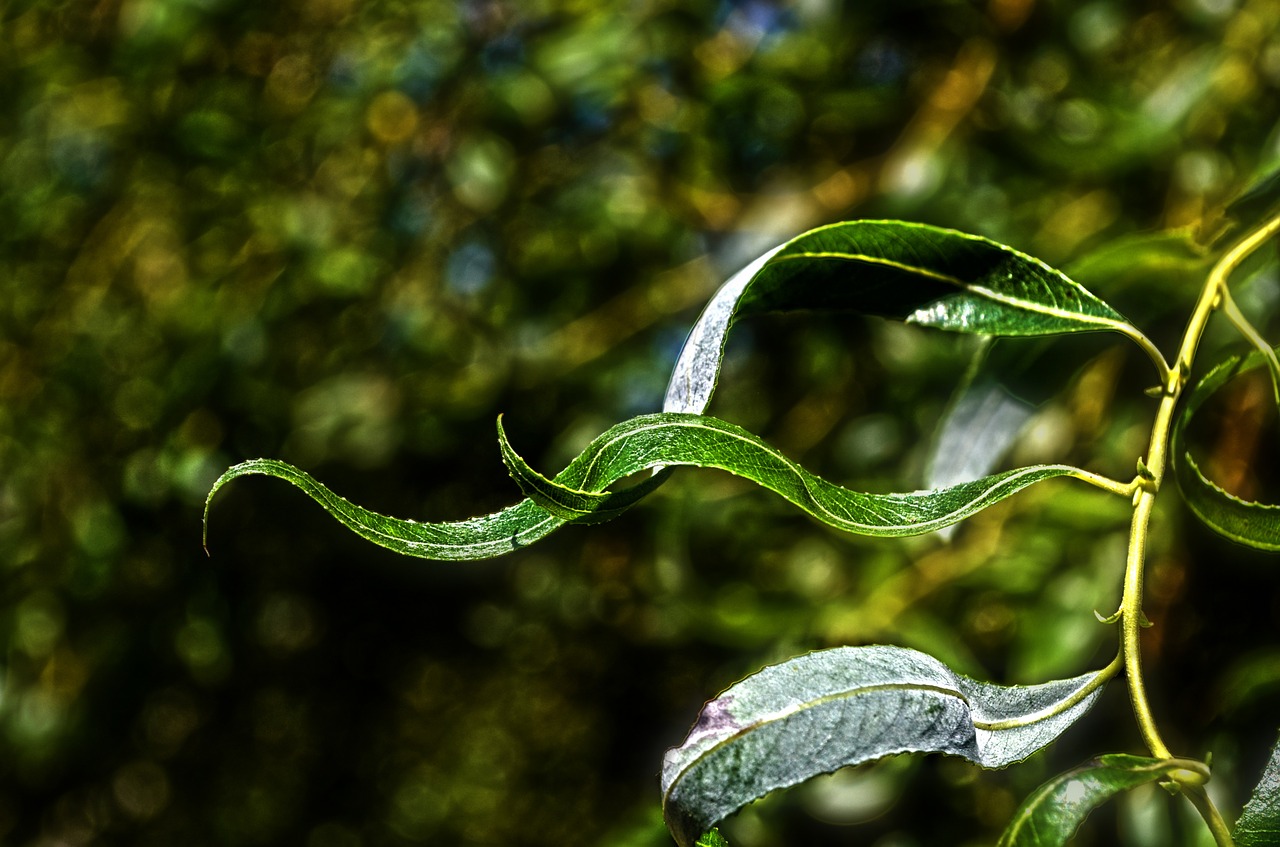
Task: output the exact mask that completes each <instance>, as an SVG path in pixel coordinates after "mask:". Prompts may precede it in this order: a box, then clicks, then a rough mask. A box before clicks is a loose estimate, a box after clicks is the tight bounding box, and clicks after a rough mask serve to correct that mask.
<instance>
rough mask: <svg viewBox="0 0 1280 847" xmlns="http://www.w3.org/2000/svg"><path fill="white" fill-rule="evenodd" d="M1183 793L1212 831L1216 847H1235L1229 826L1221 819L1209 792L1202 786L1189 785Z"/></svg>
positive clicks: (1220, 814)
mask: <svg viewBox="0 0 1280 847" xmlns="http://www.w3.org/2000/svg"><path fill="white" fill-rule="evenodd" d="M1183 793H1184V794H1186V795H1187V799H1188V800H1190V801H1191V805H1193V806H1195V807H1196V811H1197V812H1199V813H1200V817H1202V818H1204V822H1205V823H1206V824H1208V825H1209V831H1210V832H1211V833H1213V840H1214V843H1215V844H1217V845H1218V847H1235V840H1234V839H1232V837H1231V828H1230V827H1228V826H1227V822H1226V821H1225V820H1223V818H1222V813H1221V812H1219V811H1218V807H1217V806H1215V805H1214V804H1213V800H1212V799H1211V798H1210V797H1209V792H1207V791H1205V789H1204V786H1203V785H1196V786H1190V787H1187V788H1185V789H1184V790H1183Z"/></svg>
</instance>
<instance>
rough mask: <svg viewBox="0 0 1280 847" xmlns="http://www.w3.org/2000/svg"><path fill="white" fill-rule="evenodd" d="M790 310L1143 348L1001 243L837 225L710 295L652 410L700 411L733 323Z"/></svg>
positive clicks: (1050, 272)
mask: <svg viewBox="0 0 1280 847" xmlns="http://www.w3.org/2000/svg"><path fill="white" fill-rule="evenodd" d="M797 309H844V310H852V311H855V312H860V313H862V314H867V315H878V316H881V317H887V318H894V319H897V320H903V321H908V322H911V323H918V324H921V325H924V326H932V327H937V328H939V329H947V330H952V331H954V332H967V333H978V334H983V335H1008V336H1029V335H1055V334H1059V333H1066V332H1088V331H1096V330H1113V331H1117V332H1121V333H1123V334H1125V335H1127V336H1129V337H1130V338H1133V339H1134V340H1136V341H1138V342H1139V344H1143V345H1144V348H1145V349H1147V350H1148V351H1149V352H1150V351H1151V350H1152V349H1153V348H1151V346H1150V342H1149V341H1147V340H1146V338H1145V337H1144V336H1143V335H1142V333H1140V332H1139V331H1138V330H1137V329H1136V328H1134V327H1133V325H1132V324H1130V323H1129V322H1128V321H1127V320H1125V318H1124V317H1123V316H1122V315H1120V314H1119V313H1118V312H1116V311H1115V310H1114V309H1112V308H1111V307H1110V306H1108V305H1107V304H1106V303H1104V302H1102V301H1101V300H1099V299H1098V298H1097V297H1095V296H1094V295H1093V294H1091V293H1089V292H1088V291H1087V290H1086V289H1085V288H1083V287H1082V286H1080V285H1078V284H1077V283H1075V282H1073V281H1072V280H1070V279H1069V278H1067V277H1066V276H1065V275H1063V274H1062V273H1061V272H1060V271H1057V270H1054V269H1053V268H1051V267H1049V266H1048V265H1046V264H1044V263H1043V262H1041V261H1040V260H1038V259H1034V258H1032V257H1031V256H1027V255H1025V254H1023V253H1020V252H1018V251H1017V250H1014V249H1013V248H1011V247H1006V246H1005V245H1003V244H999V243H997V242H995V241H991V240H989V239H986V238H981V237H979V236H976V235H966V234H964V233H961V232H956V231H955V230H950V229H941V228H939V227H934V226H927V225H925V224H914V223H904V222H902V221H848V222H845V223H839V224H833V225H831V226H826V227H821V228H819V229H815V230H811V231H809V232H806V233H804V234H803V235H800V236H798V237H797V238H795V239H793V240H791V241H789V242H787V243H786V244H784V245H782V246H781V247H778V248H776V249H774V250H773V251H771V252H769V253H766V254H765V255H764V256H761V257H760V258H759V259H757V260H756V261H755V262H753V263H752V264H751V265H749V266H747V267H746V268H744V269H743V270H742V271H741V272H739V273H738V274H736V275H734V276H733V277H732V278H730V280H729V281H728V282H726V283H725V284H724V285H723V286H722V287H721V289H720V290H719V291H718V292H716V295H715V296H714V297H713V298H712V299H711V301H710V303H708V304H707V307H706V309H704V310H703V313H702V315H701V316H700V317H699V318H698V322H697V323H696V324H695V325H694V327H693V329H692V330H691V331H690V333H689V337H688V339H687V340H686V341H685V346H684V348H683V349H682V350H681V352H680V356H679V358H678V360H677V362H676V367H675V370H674V371H673V372H672V374H671V380H670V382H669V383H668V384H667V394H666V401H665V403H664V405H663V410H664V411H668V412H701V411H703V410H704V409H706V407H707V404H708V403H709V402H710V400H711V395H712V394H713V393H714V391H715V384H716V381H717V379H718V378H719V373H720V362H721V359H722V358H723V354H724V344H725V340H726V338H727V337H728V333H729V328H730V327H731V326H732V324H733V322H734V321H736V320H737V319H738V318H741V317H746V316H748V315H753V314H759V313H761V312H772V311H791V310H797Z"/></svg>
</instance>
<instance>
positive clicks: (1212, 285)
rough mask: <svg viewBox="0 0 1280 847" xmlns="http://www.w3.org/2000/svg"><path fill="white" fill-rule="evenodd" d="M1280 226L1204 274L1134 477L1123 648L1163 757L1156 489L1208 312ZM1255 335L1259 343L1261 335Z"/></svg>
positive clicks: (1214, 828)
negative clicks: (1156, 631)
mask: <svg viewBox="0 0 1280 847" xmlns="http://www.w3.org/2000/svg"><path fill="white" fill-rule="evenodd" d="M1277 232H1280V216H1276V217H1274V218H1272V219H1271V220H1269V221H1267V222H1266V223H1264V224H1263V225H1262V226H1260V227H1258V228H1257V229H1255V230H1253V231H1251V232H1250V233H1248V234H1247V235H1245V237H1244V238H1242V239H1240V241H1239V242H1237V243H1236V244H1235V245H1234V246H1233V247H1232V248H1231V249H1230V250H1228V251H1227V253H1226V254H1225V255H1224V256H1223V257H1222V258H1221V259H1220V260H1218V263H1217V264H1215V265H1214V267H1213V270H1212V271H1210V273H1209V277H1208V279H1206V280H1205V286H1204V290H1202V291H1201V292H1200V297H1199V299H1198V300H1197V301H1196V305H1195V309H1194V311H1192V313H1191V319H1190V320H1189V321H1188V322H1187V329H1186V332H1185V333H1183V336H1182V344H1181V345H1180V346H1179V348H1178V356H1177V358H1176V359H1174V361H1173V367H1172V368H1171V369H1170V370H1169V371H1168V374H1167V378H1166V379H1165V381H1164V382H1165V384H1164V386H1163V389H1164V390H1163V392H1162V394H1161V397H1160V405H1159V407H1158V408H1157V409H1156V417H1155V421H1154V423H1153V424H1152V427H1151V441H1150V443H1149V445H1148V448H1147V456H1146V460H1145V462H1140V463H1139V466H1138V471H1139V472H1138V477H1137V478H1136V479H1135V480H1134V485H1135V487H1136V492H1137V493H1136V494H1134V499H1133V521H1132V524H1131V525H1130V534H1129V553H1128V557H1127V560H1126V562H1125V576H1124V595H1123V597H1122V598H1121V601H1120V633H1121V634H1120V654H1121V656H1122V657H1123V660H1124V668H1125V676H1126V678H1127V681H1128V684H1129V701H1130V703H1131V704H1132V706H1133V714H1134V718H1135V719H1136V720H1137V723H1138V728H1139V731H1140V732H1141V733H1142V738H1143V741H1144V742H1145V743H1146V745H1147V748H1148V749H1149V750H1150V751H1151V755H1153V756H1155V757H1156V758H1159V759H1170V758H1173V754H1172V753H1170V752H1169V748H1168V746H1166V745H1165V743H1164V739H1163V738H1161V737H1160V730H1159V729H1158V728H1157V727H1156V721H1155V717H1154V716H1153V715H1152V713H1151V704H1150V703H1149V702H1148V700H1147V690H1146V682H1145V680H1144V677H1143V675H1142V644H1141V634H1142V627H1143V626H1144V625H1145V624H1146V615H1145V614H1144V613H1143V610H1142V598H1143V578H1144V572H1145V566H1146V548H1147V531H1148V529H1149V528H1150V525H1151V511H1152V509H1153V508H1154V507H1155V499H1156V494H1157V493H1158V492H1159V491H1160V483H1161V482H1162V481H1163V480H1164V471H1165V464H1166V461H1167V459H1168V452H1169V433H1170V430H1171V426H1172V423H1173V412H1174V409H1175V408H1176V407H1177V405H1178V398H1179V397H1180V396H1181V395H1182V390H1183V388H1184V386H1185V385H1186V381H1187V377H1188V375H1189V374H1190V373H1191V363H1192V361H1193V360H1194V359H1195V354H1196V349H1197V348H1198V347H1199V346H1200V338H1201V337H1202V336H1203V335H1204V330H1205V326H1206V325H1207V324H1208V322H1209V316H1210V315H1211V314H1212V313H1213V311H1214V310H1215V309H1217V308H1219V307H1220V306H1221V305H1222V304H1223V303H1224V302H1229V297H1230V294H1229V293H1228V291H1227V277H1228V276H1230V275H1231V272H1232V271H1233V270H1235V269H1236V268H1237V267H1239V265H1240V263H1241V262H1243V261H1244V259H1245V258H1246V257H1247V256H1248V255H1249V254H1250V253H1252V252H1253V251H1254V250H1256V249H1258V247H1260V246H1261V245H1262V244H1264V243H1266V241H1267V240H1268V239H1270V238H1272V237H1273V236H1274V235H1276V233H1277ZM1241 320H1242V317H1241V318H1238V319H1237V320H1236V322H1237V323H1240V321H1241ZM1246 323H1247V322H1246ZM1251 340H1253V341H1254V343H1255V346H1256V344H1257V340H1255V339H1251ZM1268 349H1269V348H1268ZM1273 371H1274V369H1273ZM1183 791H1184V793H1186V795H1187V797H1188V799H1190V800H1191V802H1192V803H1193V804H1194V805H1195V807H1196V810H1197V811H1199V813H1200V816H1201V817H1202V818H1204V820H1205V823H1206V824H1207V825H1208V827H1209V830H1210V832H1211V833H1212V834H1213V838H1214V841H1215V842H1217V844H1218V847H1232V843H1233V842H1232V839H1231V832H1230V830H1229V828H1228V827H1227V825H1226V822H1225V821H1224V820H1223V819H1222V815H1221V814H1220V813H1219V812H1218V809H1217V807H1215V806H1214V804H1213V801H1212V800H1210V799H1209V795H1208V794H1207V793H1206V792H1205V790H1204V787H1203V786H1200V785H1196V786H1184V787H1183Z"/></svg>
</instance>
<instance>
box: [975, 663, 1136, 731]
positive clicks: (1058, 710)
mask: <svg viewBox="0 0 1280 847" xmlns="http://www.w3.org/2000/svg"><path fill="white" fill-rule="evenodd" d="M1122 665H1123V662H1122V661H1121V657H1120V654H1118V653H1117V654H1116V657H1115V658H1114V659H1112V660H1111V663H1110V664H1109V665H1107V666H1106V667H1105V668H1103V669H1102V670H1100V671H1098V675H1097V676H1095V677H1094V678H1093V679H1091V680H1089V682H1088V683H1087V684H1086V685H1083V686H1081V688H1080V690H1079V691H1077V692H1076V693H1075V694H1072V695H1071V696H1070V697H1068V698H1067V699H1066V700H1063V701H1062V702H1061V703H1054V704H1053V705H1052V706H1050V707H1049V708H1047V709H1041V710H1040V711H1038V712H1032V713H1031V714H1029V715H1021V716H1019V717H1016V718H1008V719H1006V720H1002V721H974V722H973V725H974V726H975V727H977V728H978V729H989V730H993V731H994V730H1001V729H1016V728H1018V727H1020V726H1031V725H1032V724H1035V723H1039V722H1040V721H1043V720H1048V719H1049V718H1052V717H1054V716H1056V715H1060V714H1062V713H1063V712H1065V711H1067V710H1068V709H1070V708H1071V707H1072V706H1075V705H1076V704H1078V703H1080V702H1081V701H1082V700H1084V699H1085V698H1086V697H1088V696H1089V695H1090V694H1092V693H1093V692H1095V691H1097V690H1098V689H1099V688H1101V687H1102V686H1104V685H1106V684H1107V682H1109V681H1110V680H1111V679H1112V677H1114V676H1115V675H1116V674H1117V673H1119V672H1120V668H1121V666H1122Z"/></svg>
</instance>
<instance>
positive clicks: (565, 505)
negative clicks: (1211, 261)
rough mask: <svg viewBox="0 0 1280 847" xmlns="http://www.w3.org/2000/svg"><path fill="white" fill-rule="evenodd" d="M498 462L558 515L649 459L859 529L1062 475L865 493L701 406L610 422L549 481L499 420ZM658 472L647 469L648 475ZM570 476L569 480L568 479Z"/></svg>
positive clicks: (1028, 472)
mask: <svg viewBox="0 0 1280 847" xmlns="http://www.w3.org/2000/svg"><path fill="white" fill-rule="evenodd" d="M498 439H499V442H500V444H501V447H502V458H503V461H505V462H506V463H507V470H509V471H510V472H511V475H512V477H513V478H514V479H515V480H516V483H517V484H518V485H519V486H520V489H521V490H522V491H523V492H524V493H525V495H526V496H527V497H529V498H530V499H531V500H533V501H534V502H535V503H537V504H538V505H539V506H541V507H542V508H544V509H546V510H547V512H549V513H550V514H552V515H555V516H556V517H557V518H559V519H561V520H572V521H585V522H592V521H597V520H603V519H607V518H608V517H612V516H614V515H616V514H618V513H619V512H620V511H621V510H623V509H625V508H627V507H628V506H630V505H631V504H633V503H634V502H635V501H636V500H637V499H638V496H643V493H647V492H642V493H641V494H640V495H637V494H636V493H634V491H635V490H634V489H626V490H624V491H621V492H608V491H605V490H604V489H605V488H606V487H607V486H609V485H611V484H613V483H614V482H616V481H617V480H619V479H622V478H623V477H625V476H628V475H630V474H633V473H636V472H637V471H641V470H644V469H646V468H651V467H659V466H677V465H693V466H696V467H702V468H719V469H720V470H725V471H729V472H730V473H732V474H736V475H737V476H741V477H743V478H745V479H749V480H751V481H753V482H756V483H758V484H759V485H761V486H763V487H765V488H767V489H769V490H770V491H773V492H775V493H777V494H780V495H782V496H783V497H784V498H786V499H787V500H789V501H790V502H792V503H794V504H795V505H797V506H799V507H800V508H801V509H803V510H804V511H806V512H808V513H809V514H811V515H813V516H814V517H816V518H817V519H818V520H820V521H822V522H823V523H826V524H828V525H830V526H833V527H836V528H837V529H841V530H844V531H845V532H852V533H857V534H860V535H878V536H903V535H919V534H922V533H925V532H931V531H933V530H935V529H941V528H942V527H945V526H949V525H951V524H953V523H956V522H957V521H960V520H963V519H964V518H966V517H968V516H969V515H972V514H974V513H975V512H979V511H981V510H982V509H984V508H986V507H987V506H990V505H991V504H992V503H996V502H999V501H1000V500H1003V499H1004V498H1006V497H1009V496H1010V495H1012V494H1015V493H1017V492H1018V491H1021V490H1022V489H1023V488H1026V487H1027V486H1028V485H1031V484H1033V483H1036V482H1040V481H1041V480H1045V479H1051V478H1053V477H1060V476H1071V475H1074V474H1078V473H1080V471H1079V469H1077V468H1073V467H1069V466H1067V465H1035V466H1033V467H1027V468H1019V469H1017V470H1012V471H1006V472H1004V473H999V474H994V475H992V476H987V477H983V478H982V479H979V480H975V481H973V482H966V483H961V484H959V485H953V486H951V487H949V488H941V489H937V490H934V491H920V492H913V493H909V494H866V493H862V492H858V491H851V490H849V489H847V488H842V487H840V486H838V485H835V484H834V483H831V482H828V481H826V480H824V479H822V478H821V477H818V476H816V475H814V474H812V473H810V472H809V471H807V470H805V469H804V468H802V467H800V466H799V465H798V464H796V463H795V462H793V461H791V460H790V459H788V458H787V457H786V456H784V455H782V454H781V453H780V452H778V450H777V449H775V448H774V447H771V446H770V445H768V444H766V443H765V442H764V441H762V440H761V439H760V438H759V437H758V436H756V435H753V434H752V433H750V432H748V431H747V430H745V429H743V428H742V427H740V426H736V425H734V424H731V423H728V422H726V421H722V420H719V419H718V418H714V417H711V416H709V415H688V414H674V413H658V414H654V415H641V416H639V417H635V418H632V419H630V420H628V421H624V422H622V423H620V424H617V425H615V426H613V427H610V428H609V429H608V430H607V431H606V432H605V433H604V434H602V435H601V436H600V437H598V438H597V439H596V440H595V441H593V442H591V444H590V445H588V446H587V448H586V449H585V450H583V451H582V453H581V454H579V455H578V456H577V458H575V459H574V460H573V462H572V463H570V465H569V466H568V467H567V468H565V470H564V471H563V472H562V473H561V474H559V475H558V476H557V477H556V479H555V480H549V479H547V478H546V477H544V476H542V475H541V474H539V473H538V472H537V471H535V470H534V469H533V468H531V467H529V465H528V463H526V462H525V461H524V460H523V459H522V458H520V456H519V455H518V454H517V453H516V452H515V450H513V449H512V448H511V445H510V443H509V442H508V441H507V437H506V433H505V432H504V431H503V430H502V425H501V422H499V426H498ZM657 478H658V477H655V479H657ZM571 479H572V480H577V481H578V482H577V484H576V485H575V484H571V483H568V482H567V481H568V480H571Z"/></svg>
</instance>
